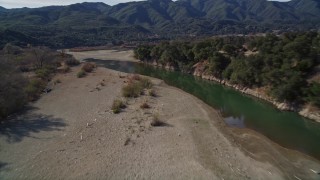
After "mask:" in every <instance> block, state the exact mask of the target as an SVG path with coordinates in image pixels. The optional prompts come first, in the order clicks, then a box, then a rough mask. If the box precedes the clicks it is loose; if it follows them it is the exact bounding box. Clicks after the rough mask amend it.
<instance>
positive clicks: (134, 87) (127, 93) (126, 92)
mask: <svg viewBox="0 0 320 180" xmlns="http://www.w3.org/2000/svg"><path fill="white" fill-rule="evenodd" d="M142 92H143V88H142V87H141V85H140V84H139V83H129V84H128V85H126V86H124V87H123V88H122V95H123V96H124V97H138V96H140V95H141V94H142Z"/></svg>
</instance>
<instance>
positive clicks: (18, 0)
mask: <svg viewBox="0 0 320 180" xmlns="http://www.w3.org/2000/svg"><path fill="white" fill-rule="evenodd" d="M84 1H86V2H104V3H106V4H109V5H114V4H118V3H122V2H128V1H133V0H0V6H2V7H5V8H20V7H42V6H50V5H69V4H74V3H79V2H84ZM136 1H138V0H136ZM278 1H288V0H278Z"/></svg>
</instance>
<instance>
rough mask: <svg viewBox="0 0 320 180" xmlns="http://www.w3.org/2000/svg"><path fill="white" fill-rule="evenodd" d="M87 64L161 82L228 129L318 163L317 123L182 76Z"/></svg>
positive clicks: (102, 63) (144, 68)
mask: <svg viewBox="0 0 320 180" xmlns="http://www.w3.org/2000/svg"><path fill="white" fill-rule="evenodd" d="M88 61H93V62H96V63H97V64H98V65H100V66H104V67H106V68H109V69H114V70H117V71H122V72H127V73H137V74H142V75H146V76H151V77H155V78H159V79H162V80H164V81H165V82H166V83H167V84H168V85H171V86H174V87H177V88H179V89H182V90H183V91H185V92H188V93H190V94H192V95H194V96H196V97H198V98H199V99H201V100H202V101H204V102H205V103H207V104H208V105H210V106H212V107H214V108H215V109H217V110H220V111H221V112H222V114H223V116H224V121H225V122H226V123H227V124H228V125H229V126H234V127H238V128H249V129H253V130H255V131H257V132H259V133H261V134H263V135H264V136H266V137H268V138H269V139H271V140H272V141H274V142H276V143H278V144H280V145H281V146H283V147H286V148H289V149H294V150H298V151H300V152H303V153H305V154H308V155H310V156H313V157H315V158H317V159H318V160H320V123H316V122H313V121H311V120H308V119H305V118H303V117H301V116H299V115H298V114H297V113H293V112H283V111H279V110H277V109H276V108H275V107H273V106H272V105H271V104H269V103H267V102H264V101H262V100H259V99H257V98H254V97H249V96H247V95H243V94H242V93H240V92H238V91H236V90H234V89H232V88H229V87H225V86H222V85H220V84H217V83H215V82H211V81H207V80H203V79H200V78H197V77H194V76H192V75H189V74H184V73H181V72H170V71H166V70H163V69H160V68H155V67H153V66H149V65H144V64H139V63H133V62H123V61H106V60H97V59H88ZM177 98H179V97H177Z"/></svg>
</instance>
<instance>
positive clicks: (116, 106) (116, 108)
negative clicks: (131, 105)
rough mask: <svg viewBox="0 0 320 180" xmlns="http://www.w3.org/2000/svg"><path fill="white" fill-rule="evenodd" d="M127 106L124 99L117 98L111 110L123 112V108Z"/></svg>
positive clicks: (116, 112) (115, 112)
mask: <svg viewBox="0 0 320 180" xmlns="http://www.w3.org/2000/svg"><path fill="white" fill-rule="evenodd" d="M124 108H126V105H125V103H124V102H123V101H122V100H119V99H116V100H114V101H113V103H112V107H111V110H112V112H113V113H114V114H118V113H120V112H121V109H124Z"/></svg>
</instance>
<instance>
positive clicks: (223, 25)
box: [0, 0, 320, 41]
mask: <svg viewBox="0 0 320 180" xmlns="http://www.w3.org/2000/svg"><path fill="white" fill-rule="evenodd" d="M37 27H40V29H41V28H44V29H50V28H52V29H56V31H53V30H52V31H53V32H52V34H54V35H55V36H60V35H61V32H65V29H68V31H70V33H71V32H72V33H71V34H81V35H83V36H88V34H91V35H90V39H95V38H98V37H99V38H100V37H101V36H103V37H105V38H106V39H108V40H111V39H114V38H116V39H125V38H128V37H129V36H130V37H134V38H133V39H137V38H138V37H141V38H145V37H149V36H150V34H158V35H160V36H161V37H165V38H174V37H177V36H189V35H195V36H198V35H205V36H207V35H214V34H233V33H238V34H239V33H240V34H247V33H256V32H268V31H272V30H284V31H287V30H308V29H319V27H320V2H319V0H292V1H289V2H275V1H267V0H178V1H171V0H147V1H137V2H128V3H120V4H116V5H113V6H110V5H107V4H105V3H102V2H97V3H88V2H85V3H77V4H72V5H68V6H47V7H41V8H17V9H5V8H3V9H2V8H0V29H14V30H17V29H18V30H19V31H21V32H22V33H25V34H26V35H29V36H33V37H34V36H38V35H39V34H45V33H46V32H40V30H37ZM127 28H129V29H135V30H134V33H132V32H123V29H127ZM140 30H141V32H139V31H140ZM49 31H50V30H49ZM59 31H60V32H59ZM70 33H67V34H68V35H69V34H70ZM85 33H87V34H85ZM137 35H138V36H137ZM44 36H45V35H43V36H42V35H41V37H44ZM72 36H75V35H72ZM46 38H49V37H46ZM88 38H89V37H88ZM92 41H93V40H92Z"/></svg>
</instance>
